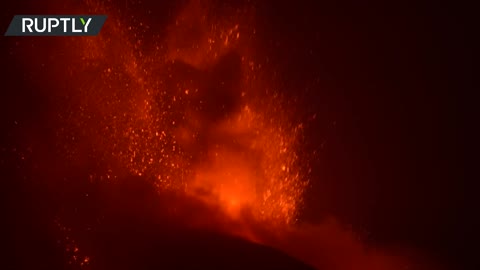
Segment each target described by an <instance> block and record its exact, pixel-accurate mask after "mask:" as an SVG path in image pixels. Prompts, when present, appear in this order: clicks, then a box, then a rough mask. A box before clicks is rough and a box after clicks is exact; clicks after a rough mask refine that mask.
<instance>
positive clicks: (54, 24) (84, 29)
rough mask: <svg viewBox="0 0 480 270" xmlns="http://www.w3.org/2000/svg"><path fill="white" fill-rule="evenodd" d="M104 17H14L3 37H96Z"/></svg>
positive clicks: (105, 18)
mask: <svg viewBox="0 0 480 270" xmlns="http://www.w3.org/2000/svg"><path fill="white" fill-rule="evenodd" d="M106 20H107V16H106V15H15V16H14V17H13V19H12V21H11V22H10V25H9V26H8V29H7V31H6V32H5V36H96V35H98V33H100V30H101V29H102V26H103V24H104V23H105V21H106Z"/></svg>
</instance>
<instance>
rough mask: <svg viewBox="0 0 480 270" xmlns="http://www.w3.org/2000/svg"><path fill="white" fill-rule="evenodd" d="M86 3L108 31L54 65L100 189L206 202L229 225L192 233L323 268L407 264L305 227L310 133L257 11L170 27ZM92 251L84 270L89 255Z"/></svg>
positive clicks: (178, 20) (205, 221) (73, 44)
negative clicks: (140, 186)
mask: <svg viewBox="0 0 480 270" xmlns="http://www.w3.org/2000/svg"><path fill="white" fill-rule="evenodd" d="M86 3H87V8H86V9H84V10H82V11H84V12H85V13H98V14H107V15H108V19H107V22H106V24H105V25H104V27H103V29H102V32H101V34H100V35H99V36H97V37H81V38H79V37H75V38H69V39H62V40H61V41H60V43H61V45H59V46H58V48H57V49H58V51H57V53H58V54H59V55H63V57H62V59H59V61H58V66H52V67H51V70H53V71H55V74H54V75H55V76H58V77H65V78H67V79H65V81H66V84H67V85H66V87H65V88H64V89H62V91H58V93H56V92H55V93H53V92H52V93H51V94H52V95H57V96H58V98H59V100H62V104H60V105H59V111H60V113H59V114H58V118H59V127H60V128H58V130H57V131H56V134H57V136H58V142H59V148H60V149H61V154H60V156H61V158H62V159H65V161H66V162H68V163H69V164H71V165H72V167H82V168H85V167H87V168H89V169H90V173H89V175H90V176H89V181H91V182H102V184H105V185H107V186H108V183H114V182H116V181H119V179H123V178H125V177H127V176H129V175H135V176H139V177H142V178H144V179H147V180H148V181H150V182H151V183H153V185H154V186H155V187H156V188H157V189H158V190H157V191H158V192H159V196H163V195H162V194H165V192H174V193H182V194H184V195H185V196H189V197H194V198H196V199H199V200H201V201H203V202H205V204H207V205H209V206H210V207H212V208H215V209H220V211H221V212H222V213H223V215H224V217H223V218H222V219H218V218H212V217H209V216H205V215H200V214H195V215H191V216H189V217H188V219H189V220H188V223H189V224H190V225H191V226H199V227H206V228H214V229H218V230H221V231H223V232H224V233H229V234H233V235H237V236H241V237H244V238H246V239H249V240H251V241H255V242H259V243H262V244H265V245H269V246H273V247H275V248H278V249H281V250H283V251H285V252H287V253H289V254H291V255H292V256H295V257H297V258H299V259H302V260H304V261H305V262H307V263H309V264H312V265H314V266H316V267H318V268H320V269H400V268H402V269H403V267H404V266H405V265H406V263H405V261H404V260H402V259H400V258H395V257H392V256H386V255H381V253H379V252H377V251H371V250H369V249H367V248H366V247H365V246H364V245H363V244H362V243H361V242H359V241H358V240H357V239H356V238H355V236H354V234H353V233H351V232H349V231H348V230H344V229H342V227H341V226H339V225H338V224H336V223H335V222H326V223H325V224H322V225H319V226H310V227H308V226H307V225H300V224H299V222H298V214H299V211H300V210H301V207H302V205H303V202H302V198H303V194H304V192H305V190H306V188H307V187H308V174H309V167H308V159H307V158H306V157H305V155H303V154H302V153H301V147H300V143H301V139H302V130H303V125H302V123H301V122H296V120H295V119H294V118H293V117H292V115H293V114H294V112H295V104H294V102H292V101H290V100H287V99H285V98H284V97H282V94H281V92H280V91H279V85H280V83H281V82H279V81H276V80H275V79H272V78H273V77H272V72H273V71H272V70H271V69H269V66H268V62H265V61H258V58H257V55H256V52H255V42H256V30H255V17H254V14H255V13H254V10H253V8H251V7H247V8H242V9H235V10H227V11H225V10H222V11H223V13H222V15H219V14H220V12H215V8H216V7H215V6H214V5H213V4H211V3H209V2H201V1H191V2H190V3H188V4H187V5H185V6H184V7H183V8H182V10H180V11H179V12H178V14H176V15H175V16H173V17H172V18H171V20H170V23H169V25H168V26H167V27H164V26H161V29H160V26H158V25H155V24H152V23H151V22H147V21H142V18H138V17H135V16H133V15H132V16H130V15H125V10H122V7H120V6H118V7H116V6H114V5H112V4H109V3H108V2H107V3H106V4H105V3H103V2H102V1H86ZM145 12H146V13H148V14H152V13H155V11H153V10H145ZM52 75H53V74H52ZM132 181H133V180H132ZM171 207H172V208H175V202H172V205H171ZM58 224H59V225H58V226H59V228H61V230H62V231H65V232H67V231H68V229H67V228H65V226H63V225H62V221H61V220H59V221H58ZM307 227H308V228H307ZM67 239H69V238H68V237H67ZM69 241H71V239H70V240H69ZM68 243H69V244H68V245H67V246H68V247H69V248H70V249H80V250H82V247H77V246H75V245H73V244H71V243H70V242H68ZM82 252H85V253H87V254H86V255H85V256H84V257H82V258H83V259H78V260H77V261H80V262H81V264H82V266H83V265H87V264H88V263H89V262H90V261H91V258H90V257H88V250H85V251H82ZM77 257H78V256H77ZM324 267H325V268H324Z"/></svg>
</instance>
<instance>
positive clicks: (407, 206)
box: [0, 1, 478, 269]
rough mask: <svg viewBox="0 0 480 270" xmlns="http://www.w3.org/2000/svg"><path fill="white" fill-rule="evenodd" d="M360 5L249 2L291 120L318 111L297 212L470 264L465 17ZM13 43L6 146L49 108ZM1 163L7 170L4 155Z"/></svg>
mask: <svg viewBox="0 0 480 270" xmlns="http://www.w3.org/2000/svg"><path fill="white" fill-rule="evenodd" d="M150 2H153V1H146V3H145V5H152V6H154V5H155V4H152V3H150ZM352 2H353V1H352ZM361 2H362V4H358V3H356V4H352V3H349V4H347V3H343V4H340V3H337V4H329V3H327V2H325V3H324V2H323V1H311V2H306V1H294V2H292V1H288V2H287V1H285V2H281V1H262V2H261V3H257V4H256V6H257V17H258V18H257V27H258V28H257V31H258V33H259V35H258V36H260V37H261V39H262V42H260V43H261V44H262V46H261V47H260V48H258V51H259V53H262V52H266V51H268V52H269V53H268V57H269V59H270V60H271V63H272V64H271V65H272V66H275V67H276V71H277V72H278V74H279V77H280V78H283V83H284V86H285V87H284V88H285V89H289V91H288V92H287V93H286V94H287V95H289V96H290V95H291V96H292V97H298V98H299V99H300V102H301V104H302V105H303V106H305V108H306V109H305V110H303V111H301V113H300V115H299V117H307V116H309V115H312V114H316V116H317V117H316V119H315V120H314V121H312V122H310V123H309V124H308V126H307V136H306V138H305V141H306V144H305V151H306V152H308V151H311V150H312V149H318V153H317V156H316V158H315V160H314V166H313V168H314V170H313V179H314V180H313V183H312V187H311V189H310V191H309V193H308V194H307V206H306V208H305V212H304V218H305V219H307V220H313V221H315V220H319V219H321V218H322V217H324V216H325V215H333V216H336V217H337V218H339V219H340V220H342V221H343V222H344V223H346V224H351V225H352V226H353V227H354V228H357V229H358V230H359V231H361V232H365V234H366V235H367V236H366V237H367V239H368V240H369V241H372V242H374V243H381V244H395V245H406V246H411V247H417V248H419V249H421V250H425V251H426V252H427V253H429V254H430V255H432V256H433V257H434V258H437V259H440V260H441V261H442V262H444V263H448V264H451V265H452V266H453V267H454V268H455V269H461V268H465V269H466V268H467V267H470V266H471V265H472V264H473V263H474V262H473V260H472V259H471V257H470V254H471V253H472V250H471V249H470V248H469V243H470V241H471V239H472V237H473V234H474V227H475V223H474V221H473V219H474V218H473V217H472V215H473V213H475V210H476V206H475V204H474V202H473V199H472V198H471V197H470V196H469V194H470V192H467V190H468V189H469V186H470V185H471V183H470V182H469V181H471V179H470V180H469V177H467V175H466V173H465V171H464V168H463V166H464V163H463V151H462V149H463V145H464V144H465V141H464V140H465V139H464V135H465V134H464V133H465V130H464V128H463V124H464V120H463V119H462V115H461V111H463V105H462V104H463V100H462V97H463V96H464V94H465V93H466V92H467V90H468V89H469V88H471V82H472V78H473V72H472V69H471V65H472V64H473V63H472V62H473V60H472V48H471V45H470V44H469V43H468V39H467V37H468V35H469V33H468V32H467V30H466V29H467V28H466V25H467V23H468V17H466V16H465V15H464V14H463V13H462V12H460V10H458V9H456V8H454V7H450V6H442V5H440V4H439V3H437V4H436V5H435V6H429V5H420V4H412V5H408V4H406V3H403V4H401V5H399V6H395V5H393V4H391V5H385V4H383V5H379V4H378V3H374V2H372V1H367V3H365V1H361ZM379 2H380V1H379ZM1 5H2V6H3V7H2V11H1V14H2V16H1V23H0V25H1V26H2V27H4V29H6V27H7V24H8V22H9V20H10V19H11V17H12V15H14V14H21V13H30V12H32V11H36V10H41V8H40V9H35V8H30V7H29V5H32V4H31V3H30V4H29V5H22V4H20V3H19V1H16V2H10V1H9V2H8V3H7V2H5V3H2V4H1ZM158 5H160V4H158ZM162 5H164V7H169V5H167V4H162ZM25 9H26V10H27V11H25ZM139 10H140V9H139ZM138 12H141V10H140V11H138ZM13 42H14V38H6V37H2V38H1V53H2V58H1V59H2V63H3V70H2V85H3V86H2V91H1V95H2V97H1V98H0V100H1V102H2V106H1V110H2V111H1V116H0V120H1V123H2V124H1V125H2V130H5V131H3V132H2V134H1V137H0V139H1V140H2V149H3V148H8V147H10V146H11V145H13V144H14V142H15V141H16V140H18V138H13V137H12V135H11V134H13V133H11V132H9V130H10V129H12V128H13V124H12V122H13V119H23V120H25V122H29V123H32V124H33V123H35V122H37V120H36V119H37V118H38V117H40V118H41V117H42V116H41V115H42V112H43V110H44V109H45V108H46V107H48V104H42V102H43V101H44V100H45V98H44V97H41V96H38V95H37V94H36V93H35V89H34V88H33V87H32V85H31V84H30V83H29V82H28V81H25V80H24V79H23V77H22V67H21V66H20V65H19V64H18V63H17V62H15V61H16V60H15V59H14V58H12V57H11V56H9V54H8V52H9V49H8V48H9V46H12V44H13ZM35 87H41V86H38V85H37V86H35ZM46 129H48V128H46ZM4 145H5V146H4ZM2 160H3V162H2V166H5V165H6V166H7V170H6V171H7V175H8V173H9V172H12V171H13V170H12V168H10V167H9V166H13V165H12V164H13V163H12V161H9V157H8V156H7V153H6V152H5V151H3V152H2ZM2 171H3V169H2ZM6 178H8V179H6ZM6 178H4V177H2V179H4V180H5V181H6V183H5V185H6V187H7V188H2V198H7V209H8V212H7V213H11V214H9V215H11V217H12V220H13V221H12V224H14V225H13V226H16V225H18V224H20V223H21V222H22V221H20V220H19V219H18V218H17V219H15V217H17V216H18V215H16V214H13V213H16V212H18V211H19V210H18V209H19V208H17V207H19V206H17V205H15V204H14V203H12V202H13V201H14V199H12V198H23V197H28V196H29V195H28V194H29V193H28V191H26V190H29V188H25V187H22V186H20V184H18V183H16V182H15V181H16V180H15V176H14V175H11V174H10V175H9V177H6ZM22 196H23V197H22ZM15 201H17V199H15ZM477 205H478V204H477ZM23 207H26V208H28V207H27V206H23ZM32 212H34V211H32ZM30 219H31V220H35V213H31V217H30V218H29V219H28V220H30ZM17 223H18V224H17ZM469 250H470V251H469Z"/></svg>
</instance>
